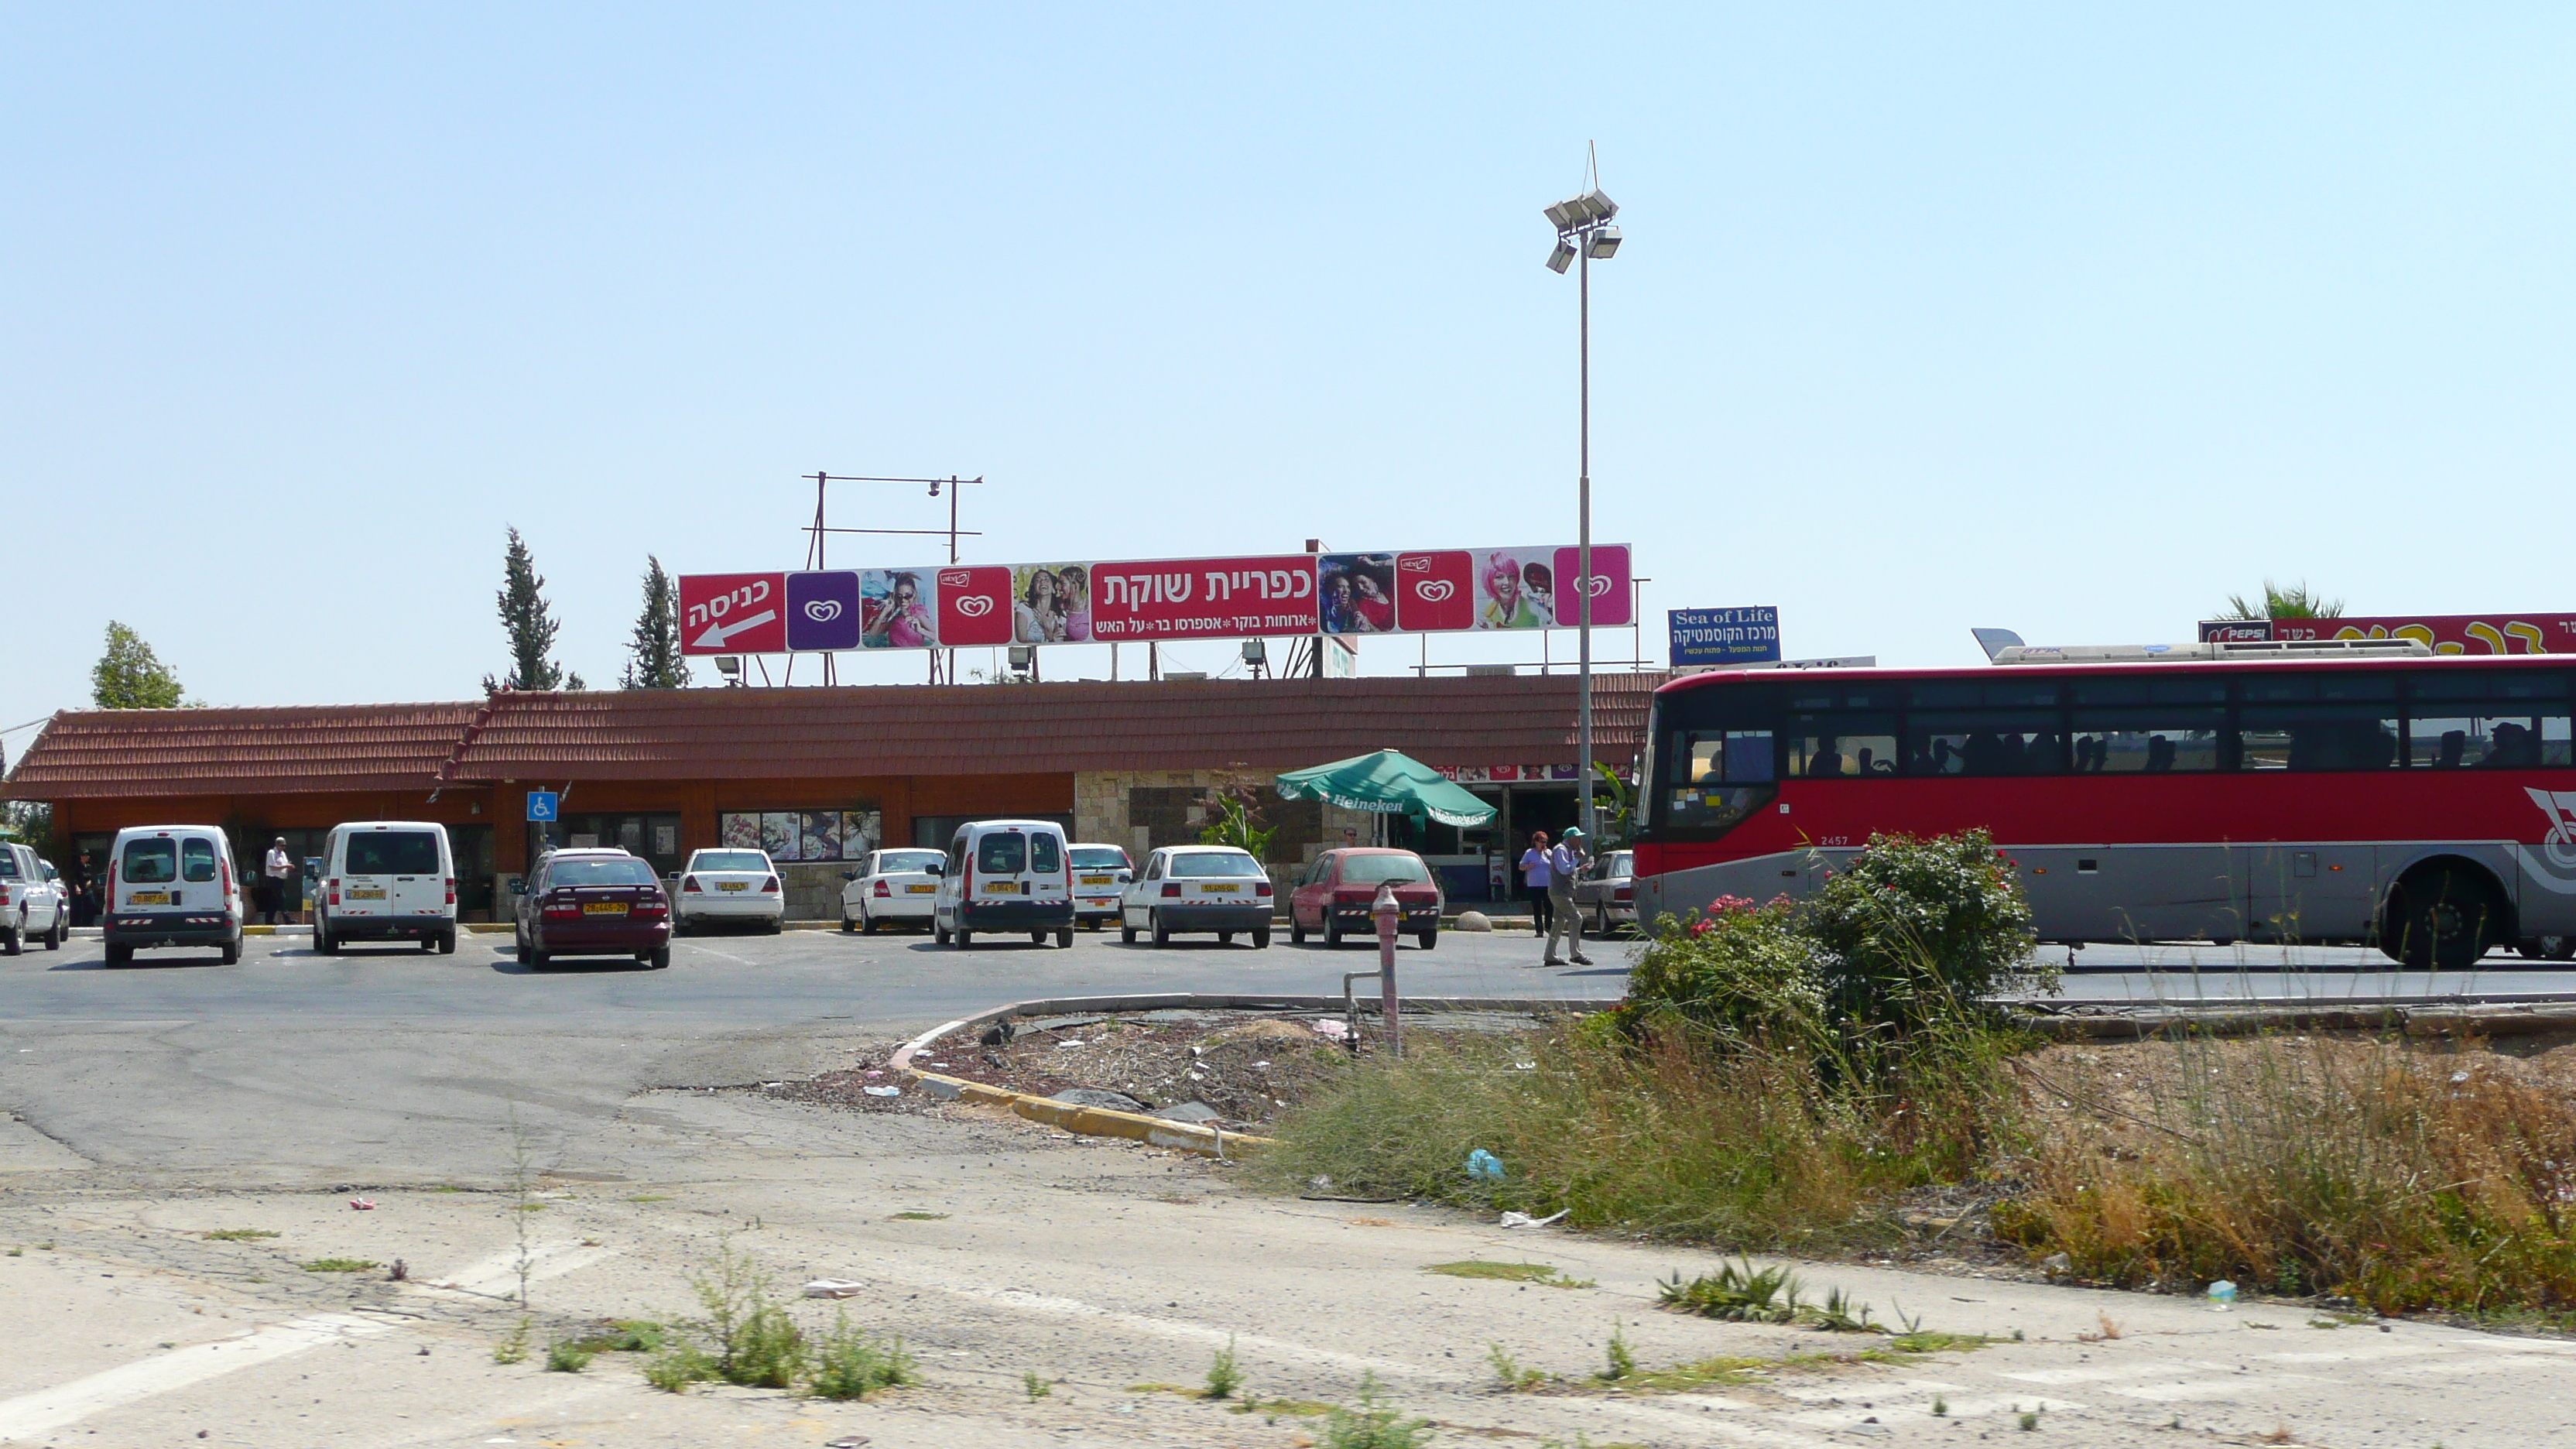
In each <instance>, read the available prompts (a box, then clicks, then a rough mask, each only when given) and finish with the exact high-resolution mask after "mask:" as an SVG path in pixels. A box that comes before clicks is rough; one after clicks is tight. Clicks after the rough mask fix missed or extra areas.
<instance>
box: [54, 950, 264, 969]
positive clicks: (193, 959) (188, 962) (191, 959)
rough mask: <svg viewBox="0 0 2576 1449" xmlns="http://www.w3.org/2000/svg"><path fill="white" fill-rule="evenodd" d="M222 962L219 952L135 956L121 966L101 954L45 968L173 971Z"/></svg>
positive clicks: (216, 964) (217, 964) (221, 963)
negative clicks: (185, 967) (215, 953)
mask: <svg viewBox="0 0 2576 1449" xmlns="http://www.w3.org/2000/svg"><path fill="white" fill-rule="evenodd" d="M223 964H224V958H223V957H222V956H221V955H220V954H217V955H205V956H200V955H188V956H137V957H135V958H134V959H133V960H131V961H128V962H127V963H125V964H124V965H122V966H111V965H109V964H108V961H107V958H106V957H104V956H102V957H98V958H97V959H95V960H89V961H65V962H63V963H61V964H60V965H56V966H48V967H46V968H45V969H46V970H48V971H174V970H177V969H178V968H180V967H183V966H221V965H223Z"/></svg>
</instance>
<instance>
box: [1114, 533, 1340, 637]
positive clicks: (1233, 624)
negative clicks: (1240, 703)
mask: <svg viewBox="0 0 2576 1449" xmlns="http://www.w3.org/2000/svg"><path fill="white" fill-rule="evenodd" d="M1316 630H1317V614H1316V611H1315V556H1314V555H1313V554H1307V553H1286V554H1271V555H1268V556H1264V557H1255V558H1185V559H1161V560H1154V561H1150V562H1146V563H1104V564H1094V565H1092V568H1091V637H1092V638H1093V639H1095V640H1098V641H1101V642H1104V643H1108V642H1115V641H1118V640H1123V639H1240V638H1245V637H1247V636H1251V635H1256V634H1312V633H1315V632H1316Z"/></svg>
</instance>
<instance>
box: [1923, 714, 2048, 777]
mask: <svg viewBox="0 0 2576 1449" xmlns="http://www.w3.org/2000/svg"><path fill="white" fill-rule="evenodd" d="M2065 768H2066V752H2065V748H2064V746H2063V745H2062V744H2061V743H2060V742H2059V735H2058V733H2057V716H2056V714H2055V713H2054V712H2051V713H2048V714H2038V713H2012V714H2006V713H2002V712H1997V711H1980V712H1976V713H1964V712H1956V711H1947V710H1917V711H1915V712H1914V713H1913V714H1911V715H1908V716H1906V720H1905V773H1907V774H1909V775H2054V774H2057V773H2059V772H2060V771H2062V770H2064V769H2065Z"/></svg>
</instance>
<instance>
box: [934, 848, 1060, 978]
mask: <svg viewBox="0 0 2576 1449" xmlns="http://www.w3.org/2000/svg"><path fill="white" fill-rule="evenodd" d="M1070 854H1071V852H1069V851H1067V850H1066V849H1065V841H1064V827H1063V826H1061V825H1058V824H1056V823H1055V822H1053V821H1051V820H969V821H967V822H966V823H965V824H963V825H960V826H958V827H957V834H956V835H955V836H954V837H953V838H951V839H950V840H949V842H948V855H947V858H946V859H944V860H942V861H941V862H940V865H939V889H938V890H936V891H934V892H932V894H931V901H932V905H931V914H930V934H931V936H932V938H933V939H935V940H937V941H938V942H939V943H940V944H941V945H943V946H944V945H946V944H948V942H949V940H950V939H951V938H954V939H955V940H956V942H957V945H958V948H959V949H960V950H963V949H965V948H967V947H970V946H972V945H974V944H975V934H976V933H977V932H978V931H982V932H986V933H992V932H999V931H1012V932H1018V931H1026V932H1028V933H1029V939H1030V940H1032V941H1035V942H1038V943H1039V944H1041V945H1043V944H1045V942H1046V938H1047V935H1048V933H1049V932H1053V933H1054V935H1055V943H1056V944H1057V945H1058V946H1068V947H1069V946H1071V945H1072V944H1073V874H1072V871H1071V870H1070V868H1069V864H1068V857H1069V856H1070Z"/></svg>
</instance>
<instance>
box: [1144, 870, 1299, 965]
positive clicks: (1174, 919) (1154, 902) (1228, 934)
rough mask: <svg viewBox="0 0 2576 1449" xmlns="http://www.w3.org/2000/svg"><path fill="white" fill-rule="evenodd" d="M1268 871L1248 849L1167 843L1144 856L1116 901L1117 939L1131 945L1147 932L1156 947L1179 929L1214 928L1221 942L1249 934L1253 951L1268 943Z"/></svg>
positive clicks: (1167, 942)
mask: <svg viewBox="0 0 2576 1449" xmlns="http://www.w3.org/2000/svg"><path fill="white" fill-rule="evenodd" d="M1276 904H1277V903H1276V901H1275V900H1274V899H1273V898H1272V891H1271V888H1270V873H1269V872H1268V871H1265V870H1263V869H1262V868H1261V862H1260V861H1257V860H1255V859H1253V858H1252V853H1251V852H1250V851H1246V850H1237V849H1236V848H1234V847H1233V846H1231V845H1167V846H1164V847H1163V848H1162V849H1160V850H1158V851H1155V852H1154V853H1153V854H1152V855H1149V856H1147V857H1145V868H1144V870H1142V871H1140V872H1138V874H1137V876H1136V879H1135V880H1133V881H1131V882H1129V883H1128V886H1127V889H1126V890H1125V891H1124V892H1122V893H1121V895H1120V897H1119V903H1118V939H1119V940H1121V941H1125V942H1128V943H1130V944H1133V943H1134V941H1135V939H1136V933H1137V932H1139V931H1143V932H1146V933H1147V934H1149V935H1151V936H1152V937H1153V938H1154V944H1155V945H1157V946H1168V945H1170V944H1172V937H1173V935H1174V934H1175V933H1177V932H1182V931H1190V932H1214V933H1215V935H1216V938H1217V941H1218V943H1219V944H1231V943H1232V942H1233V940H1234V933H1235V932H1237V931H1241V932H1244V933H1245V934H1247V935H1249V936H1251V937H1252V945H1253V948H1254V949H1255V950H1259V949H1260V948H1262V947H1265V946H1268V945H1269V944H1270V920H1271V916H1272V915H1273V913H1274V910H1275V907H1276Z"/></svg>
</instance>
